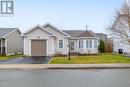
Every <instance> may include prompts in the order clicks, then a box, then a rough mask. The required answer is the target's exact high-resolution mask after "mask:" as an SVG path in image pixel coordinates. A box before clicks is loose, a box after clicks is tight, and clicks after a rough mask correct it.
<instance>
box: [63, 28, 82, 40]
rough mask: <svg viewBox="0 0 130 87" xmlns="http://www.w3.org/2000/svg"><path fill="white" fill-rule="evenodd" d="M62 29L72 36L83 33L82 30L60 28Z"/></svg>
mask: <svg viewBox="0 0 130 87" xmlns="http://www.w3.org/2000/svg"><path fill="white" fill-rule="evenodd" d="M62 31H63V32H65V33H67V34H69V35H70V36H71V37H73V38H76V37H78V36H79V35H80V34H82V33H84V30H62Z"/></svg>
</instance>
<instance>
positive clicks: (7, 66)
mask: <svg viewBox="0 0 130 87" xmlns="http://www.w3.org/2000/svg"><path fill="white" fill-rule="evenodd" d="M18 69H19V70H33V69H34V70H36V69H38V70H43V69H130V64H1V65H0V70H18Z"/></svg>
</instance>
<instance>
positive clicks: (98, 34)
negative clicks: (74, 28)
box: [95, 33, 107, 37]
mask: <svg viewBox="0 0 130 87" xmlns="http://www.w3.org/2000/svg"><path fill="white" fill-rule="evenodd" d="M95 35H96V36H98V37H100V36H105V37H107V35H106V34H103V33H95Z"/></svg>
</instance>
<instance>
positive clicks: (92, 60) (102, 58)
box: [50, 54, 130, 64]
mask: <svg viewBox="0 0 130 87" xmlns="http://www.w3.org/2000/svg"><path fill="white" fill-rule="evenodd" d="M50 63H51V64H104V63H130V58H128V57H126V56H123V55H118V54H101V55H95V56H71V60H70V61H69V60H68V57H54V58H53V59H52V61H51V62H50Z"/></svg>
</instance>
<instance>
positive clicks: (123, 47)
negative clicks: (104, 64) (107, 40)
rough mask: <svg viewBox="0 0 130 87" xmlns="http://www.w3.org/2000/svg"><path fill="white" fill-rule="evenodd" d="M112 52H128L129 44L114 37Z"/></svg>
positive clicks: (129, 51) (129, 49)
mask: <svg viewBox="0 0 130 87" xmlns="http://www.w3.org/2000/svg"><path fill="white" fill-rule="evenodd" d="M113 52H114V53H119V54H130V46H129V45H127V44H125V43H123V42H121V40H120V39H114V40H113Z"/></svg>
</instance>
